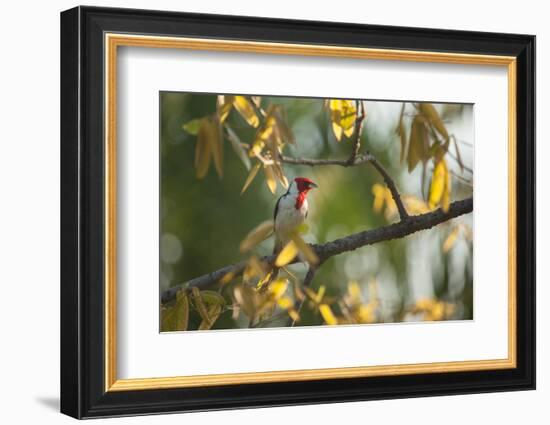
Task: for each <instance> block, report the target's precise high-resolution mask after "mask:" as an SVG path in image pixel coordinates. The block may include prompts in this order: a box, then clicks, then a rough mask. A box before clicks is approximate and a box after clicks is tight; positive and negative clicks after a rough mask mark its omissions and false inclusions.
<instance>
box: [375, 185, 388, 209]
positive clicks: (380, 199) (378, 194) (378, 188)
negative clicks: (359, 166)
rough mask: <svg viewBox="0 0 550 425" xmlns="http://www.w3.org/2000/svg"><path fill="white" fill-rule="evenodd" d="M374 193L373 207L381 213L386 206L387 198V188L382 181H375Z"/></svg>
mask: <svg viewBox="0 0 550 425" xmlns="http://www.w3.org/2000/svg"><path fill="white" fill-rule="evenodd" d="M372 194H373V195H374V203H373V205H372V209H373V210H374V212H376V213H380V212H381V211H382V208H384V202H385V200H386V188H385V187H384V186H382V185H381V184H380V183H375V184H374V185H373V186H372Z"/></svg>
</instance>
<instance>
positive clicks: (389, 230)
mask: <svg viewBox="0 0 550 425" xmlns="http://www.w3.org/2000/svg"><path fill="white" fill-rule="evenodd" d="M473 205H474V201H473V198H467V199H464V200H461V201H455V202H453V203H451V205H450V207H449V211H447V212H443V210H442V209H438V210H435V211H431V212H429V213H425V214H421V215H416V216H409V217H408V218H407V220H402V221H400V222H398V223H394V224H390V225H387V226H382V227H379V228H376V229H371V230H365V231H363V232H359V233H354V234H352V235H349V236H346V237H343V238H340V239H336V240H334V241H332V242H327V243H325V244H322V245H317V244H314V245H311V247H312V248H313V250H314V251H315V253H316V254H317V256H318V257H319V263H320V264H321V263H323V262H324V261H326V260H327V259H329V258H330V257H333V256H335V255H338V254H342V253H344V252H349V251H353V250H356V249H358V248H361V247H363V246H367V245H373V244H375V243H378V242H383V241H388V240H392V239H399V238H403V237H405V236H408V235H411V234H413V233H415V232H418V231H420V230H427V229H430V228H432V227H434V226H437V225H438V224H441V223H444V222H446V221H448V220H450V219H452V218H455V217H458V216H461V215H463V214H467V213H470V212H472V210H473ZM275 258H276V256H275V255H268V256H265V257H262V258H261V261H263V262H266V263H268V264H273V263H274V262H275ZM298 262H300V259H299V258H296V259H294V261H293V262H292V263H298ZM246 265H247V261H242V262H240V263H236V264H231V265H229V266H225V267H223V268H221V269H219V270H216V271H213V272H211V273H208V274H205V275H203V276H199V277H196V278H194V279H191V280H189V281H187V282H185V283H183V284H181V285H178V286H174V287H172V288H169V289H167V290H165V291H164V292H163V293H162V296H161V301H162V302H163V303H166V302H169V301H171V300H173V299H174V298H175V297H176V293H177V292H178V291H179V290H181V289H191V288H193V287H197V288H199V289H206V288H209V287H211V286H213V285H215V284H217V283H218V282H219V281H220V280H221V279H222V278H223V277H224V276H226V275H228V274H229V273H231V275H233V276H238V275H240V274H242V272H243V270H244V268H245V267H246Z"/></svg>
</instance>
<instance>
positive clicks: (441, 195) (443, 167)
mask: <svg viewBox="0 0 550 425" xmlns="http://www.w3.org/2000/svg"><path fill="white" fill-rule="evenodd" d="M450 201H451V175H450V173H449V169H448V168H447V163H446V162H445V160H444V159H442V160H440V161H439V162H438V163H437V164H436V166H435V168H434V171H433V175H432V183H431V185H430V196H429V205H430V208H435V207H436V206H437V205H441V208H442V209H443V211H445V212H447V211H449V206H450Z"/></svg>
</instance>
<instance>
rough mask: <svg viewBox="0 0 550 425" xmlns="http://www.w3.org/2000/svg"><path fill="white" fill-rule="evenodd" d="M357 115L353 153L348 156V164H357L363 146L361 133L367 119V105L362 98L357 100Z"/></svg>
mask: <svg viewBox="0 0 550 425" xmlns="http://www.w3.org/2000/svg"><path fill="white" fill-rule="evenodd" d="M355 109H356V110H357V116H356V118H355V132H354V133H353V136H354V140H353V145H352V147H351V154H350V156H349V158H348V164H350V165H353V164H355V158H357V155H358V154H359V149H360V148H361V133H362V129H363V121H364V120H365V106H364V105H363V102H362V101H360V100H357V101H356V107H355Z"/></svg>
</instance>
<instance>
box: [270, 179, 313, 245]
mask: <svg viewBox="0 0 550 425" xmlns="http://www.w3.org/2000/svg"><path fill="white" fill-rule="evenodd" d="M316 187H317V185H316V184H315V183H313V182H312V181H311V180H310V179H307V178H305V177H296V178H295V179H294V180H292V182H291V183H290V186H289V187H288V190H287V191H286V193H285V194H284V195H283V196H281V197H280V198H279V200H278V201H277V204H275V213H274V215H273V221H274V223H275V247H274V249H273V253H274V254H277V253H279V252H280V251H281V249H282V248H283V247H284V246H285V245H286V244H287V243H288V242H289V241H290V235H291V234H292V232H294V231H295V230H296V229H297V227H298V226H300V224H302V223H303V222H304V220H305V219H306V217H307V211H308V204H307V193H308V192H309V191H310V190H311V189H313V188H316Z"/></svg>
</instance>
